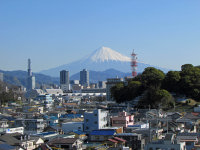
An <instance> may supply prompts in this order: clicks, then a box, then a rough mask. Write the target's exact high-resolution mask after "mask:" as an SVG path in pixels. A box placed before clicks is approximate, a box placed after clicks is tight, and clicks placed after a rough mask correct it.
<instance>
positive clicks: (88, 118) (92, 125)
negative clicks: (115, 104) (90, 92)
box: [84, 109, 108, 133]
mask: <svg viewBox="0 0 200 150" xmlns="http://www.w3.org/2000/svg"><path fill="white" fill-rule="evenodd" d="M107 124H108V111H105V110H102V109H95V110H93V111H91V112H85V113H84V131H85V132H87V133H89V132H91V131H92V130H98V129H103V128H105V127H106V126H107Z"/></svg>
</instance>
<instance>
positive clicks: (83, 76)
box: [80, 69, 89, 86]
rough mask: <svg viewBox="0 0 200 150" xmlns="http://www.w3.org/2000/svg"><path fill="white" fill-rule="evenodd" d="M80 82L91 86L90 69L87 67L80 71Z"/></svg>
mask: <svg viewBox="0 0 200 150" xmlns="http://www.w3.org/2000/svg"><path fill="white" fill-rule="evenodd" d="M80 83H81V85H83V86H89V71H87V70H86V69H83V70H82V71H80Z"/></svg>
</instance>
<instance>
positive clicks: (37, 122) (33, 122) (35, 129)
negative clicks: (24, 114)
mask: <svg viewBox="0 0 200 150" xmlns="http://www.w3.org/2000/svg"><path fill="white" fill-rule="evenodd" d="M15 126H16V127H24V132H25V133H27V134H34V133H40V132H42V131H43V130H44V127H45V124H44V120H43V119H23V118H22V119H21V118H20V119H16V120H15Z"/></svg>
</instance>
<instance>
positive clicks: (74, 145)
mask: <svg viewBox="0 0 200 150" xmlns="http://www.w3.org/2000/svg"><path fill="white" fill-rule="evenodd" d="M82 143H83V142H82V141H81V140H80V139H77V138H56V139H53V140H51V141H49V142H48V145H49V146H50V147H52V148H54V149H58V148H62V149H66V150H74V149H75V150H82Z"/></svg>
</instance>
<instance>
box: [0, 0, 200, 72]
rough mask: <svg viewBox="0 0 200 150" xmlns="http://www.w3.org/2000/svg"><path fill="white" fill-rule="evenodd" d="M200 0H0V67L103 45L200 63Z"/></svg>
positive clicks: (171, 62) (41, 63)
mask: <svg viewBox="0 0 200 150" xmlns="http://www.w3.org/2000/svg"><path fill="white" fill-rule="evenodd" d="M199 18H200V1H199V0H192V1H189V0H0V54H1V55H0V64H1V65H0V69H3V70H26V69H27V59H28V58H31V60H32V69H33V71H34V72H38V71H41V70H45V69H48V68H53V67H57V66H59V65H62V64H67V63H69V62H72V61H75V60H78V59H80V58H82V57H83V56H85V55H88V54H90V53H91V52H93V51H94V50H95V49H97V48H99V47H101V46H107V47H110V48H112V49H114V50H116V51H118V52H120V53H122V54H124V55H127V56H130V53H131V52H132V49H135V52H136V53H137V54H138V58H139V60H140V61H143V62H145V63H149V64H151V65H156V66H161V67H164V68H170V69H175V70H179V69H180V67H181V65H182V64H186V63H191V64H193V65H200V62H199V60H200V59H199V56H200V19H199Z"/></svg>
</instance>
